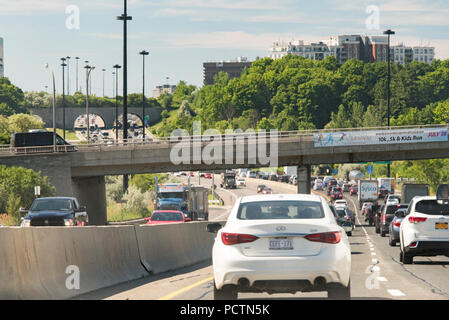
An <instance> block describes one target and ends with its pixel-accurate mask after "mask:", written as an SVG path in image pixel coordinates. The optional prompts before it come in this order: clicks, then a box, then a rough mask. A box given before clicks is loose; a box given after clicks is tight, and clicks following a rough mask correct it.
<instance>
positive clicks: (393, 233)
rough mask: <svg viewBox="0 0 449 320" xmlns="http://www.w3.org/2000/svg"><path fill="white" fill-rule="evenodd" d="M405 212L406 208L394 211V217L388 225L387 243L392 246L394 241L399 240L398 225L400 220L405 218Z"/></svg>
mask: <svg viewBox="0 0 449 320" xmlns="http://www.w3.org/2000/svg"><path fill="white" fill-rule="evenodd" d="M406 214H407V208H401V209H398V210H396V212H395V213H394V218H393V220H392V221H391V223H390V226H389V229H390V230H389V233H388V234H389V236H390V239H389V241H388V243H389V244H390V246H392V247H395V246H396V243H397V242H399V227H400V226H401V222H402V220H403V219H404V218H405V216H406Z"/></svg>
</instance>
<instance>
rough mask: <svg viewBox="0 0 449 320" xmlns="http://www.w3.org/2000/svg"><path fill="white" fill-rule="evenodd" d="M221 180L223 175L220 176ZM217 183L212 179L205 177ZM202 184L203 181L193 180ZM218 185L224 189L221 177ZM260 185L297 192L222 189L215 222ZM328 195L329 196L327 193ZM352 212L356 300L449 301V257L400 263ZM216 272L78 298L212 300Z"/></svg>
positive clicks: (207, 267) (185, 272) (193, 271)
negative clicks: (353, 221)
mask: <svg viewBox="0 0 449 320" xmlns="http://www.w3.org/2000/svg"><path fill="white" fill-rule="evenodd" d="M216 177H217V176H216ZM201 181H202V184H204V185H206V186H210V185H211V180H206V179H201ZM192 182H193V183H197V178H193V180H192ZM215 183H216V184H217V185H218V186H219V183H218V181H217V179H216V180H215ZM258 184H265V185H267V186H270V187H271V188H272V189H273V191H274V192H276V193H295V192H296V186H292V185H288V184H285V183H279V182H274V181H266V180H259V179H247V187H241V188H238V189H236V190H223V189H221V188H219V189H218V193H219V194H220V196H221V197H222V198H223V200H224V201H225V204H226V206H225V207H222V208H213V209H212V210H211V213H210V220H225V219H226V218H227V215H228V213H229V210H230V209H231V208H232V204H233V203H234V201H235V200H236V199H237V198H238V197H240V196H244V195H251V194H256V188H257V185H258ZM322 195H323V196H325V195H324V194H322ZM346 199H347V200H348V203H349V205H350V209H351V210H353V211H354V212H357V215H356V229H355V230H354V232H353V235H352V236H351V237H349V239H350V243H351V249H352V271H351V291H352V292H351V296H352V299H360V300H363V299H370V300H371V299H372V300H377V299H378V300H390V299H395V300H398V299H399V300H410V299H413V300H414V299H417V300H447V299H449V258H447V257H442V256H438V257H434V258H426V257H417V258H415V264H413V265H407V266H406V265H402V264H401V263H400V262H399V247H390V246H389V245H388V237H385V238H381V237H380V236H379V235H378V234H376V233H375V231H374V227H370V226H368V225H367V224H365V222H364V220H362V216H361V215H360V212H358V210H355V201H354V200H355V197H350V196H349V195H348V196H346ZM212 292H213V271H212V266H211V261H205V262H203V263H200V264H197V265H194V266H190V267H187V268H183V269H180V270H176V271H172V272H167V273H164V274H159V275H153V276H150V277H147V278H144V279H139V280H136V281H132V282H129V283H125V284H120V285H117V286H113V287H110V288H105V289H101V290H98V291H95V292H92V293H89V294H85V295H83V296H79V297H77V298H76V299H95V300H96V299H107V300H127V299H129V300H135V299H137V300H142V299H149V300H170V299H176V300H212V299H213V293H212ZM323 298H327V293H326V292H318V293H297V294H295V295H292V294H274V295H268V294H253V293H244V294H239V299H267V300H269V299H306V300H307V299H323Z"/></svg>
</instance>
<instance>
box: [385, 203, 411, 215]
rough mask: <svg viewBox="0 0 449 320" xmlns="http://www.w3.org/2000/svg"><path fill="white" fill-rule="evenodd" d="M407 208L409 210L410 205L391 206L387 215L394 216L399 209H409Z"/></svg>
mask: <svg viewBox="0 0 449 320" xmlns="http://www.w3.org/2000/svg"><path fill="white" fill-rule="evenodd" d="M407 208H408V205H406V204H404V205H397V204H394V205H389V206H388V207H387V212H386V214H394V213H395V212H396V211H397V210H398V209H407Z"/></svg>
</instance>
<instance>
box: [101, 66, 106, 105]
mask: <svg viewBox="0 0 449 320" xmlns="http://www.w3.org/2000/svg"><path fill="white" fill-rule="evenodd" d="M101 71H103V98H104V72H105V71H106V69H101Z"/></svg>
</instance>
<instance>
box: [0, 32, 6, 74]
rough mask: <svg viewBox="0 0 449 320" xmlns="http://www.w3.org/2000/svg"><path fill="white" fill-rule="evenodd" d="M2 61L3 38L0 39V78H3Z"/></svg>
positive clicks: (3, 64)
mask: <svg viewBox="0 0 449 320" xmlns="http://www.w3.org/2000/svg"><path fill="white" fill-rule="evenodd" d="M3 59H4V58H3V38H0V77H4V76H5V63H4V60H3Z"/></svg>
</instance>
